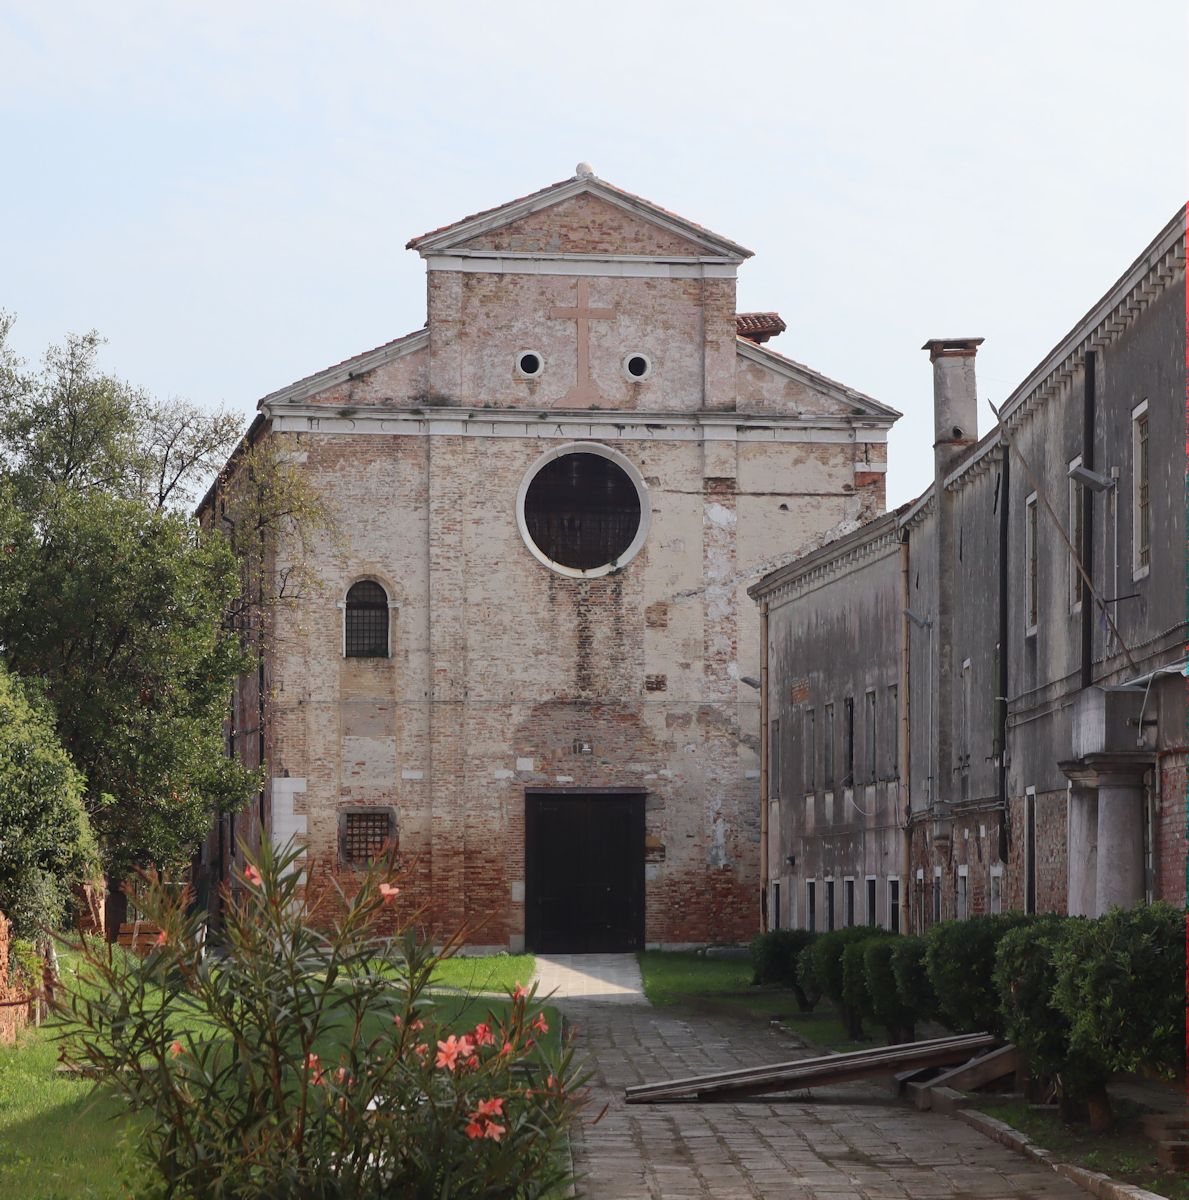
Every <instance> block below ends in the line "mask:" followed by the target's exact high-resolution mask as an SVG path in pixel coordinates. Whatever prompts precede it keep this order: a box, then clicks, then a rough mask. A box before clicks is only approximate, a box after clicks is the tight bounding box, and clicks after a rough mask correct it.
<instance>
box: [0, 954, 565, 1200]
mask: <svg viewBox="0 0 1189 1200" xmlns="http://www.w3.org/2000/svg"><path fill="white" fill-rule="evenodd" d="M462 961H463V962H464V963H465V962H468V961H469V962H471V963H476V962H482V961H483V960H481V959H471V960H462ZM489 961H490V960H489ZM518 961H519V960H518ZM447 965H449V964H447ZM515 983H516V980H515V979H513V980H512V984H513V985H514V984H515ZM437 1006H438V1011H439V1015H440V1016H441V1017H442V1018H443V1019H444V1020H445V1021H446V1022H447V1023H448V1024H449V1025H451V1026H452V1027H453V1028H455V1029H458V1030H463V1029H468V1028H473V1027H474V1026H475V1024H477V1023H478V1022H479V1021H483V1020H486V1019H487V1018H488V1016H489V1014H490V1013H491V1012H492V1011H493V1010H494V1012H495V1013H496V1014H497V1015H498V1014H499V1013H500V1012H501V1011H502V1010H503V1009H504V1008H505V1006H506V1002H505V1001H501V1000H500V999H499V998H497V997H482V996H481V997H472V996H447V995H442V996H440V997H439V998H438V1005H437ZM542 1011H543V1012H544V1014H545V1019H546V1021H548V1023H549V1033H548V1035H546V1036H544V1037H542V1038H539V1039H538V1040H539V1041H540V1042H541V1043H542V1045H543V1046H544V1047H545V1048H546V1049H547V1050H548V1051H549V1052H551V1053H552V1052H554V1051H556V1050H557V1048H558V1046H559V1045H560V1036H561V1020H560V1017H559V1014H558V1012H557V1010H556V1009H554V1008H551V1007H545V1008H543V1009H542ZM389 1020H390V1017H389V1016H388V1014H376V1016H375V1018H374V1031H375V1032H380V1031H381V1029H383V1028H385V1027H387V1025H388V1022H389ZM367 1032H368V1033H371V1032H372V1030H371V1029H369V1030H367ZM329 1041H330V1042H331V1043H332V1044H331V1045H329V1046H327V1047H324V1048H321V1049H322V1053H323V1056H324V1058H326V1059H327V1060H332V1059H333V1057H334V1049H333V1037H332V1038H330V1039H329ZM57 1057H58V1046H57V1043H56V1042H55V1041H54V1040H53V1032H52V1030H48V1029H35V1030H29V1031H27V1032H26V1034H25V1035H24V1036H23V1037H22V1038H21V1040H20V1041H19V1042H18V1043H17V1045H15V1046H0V1197H9V1196H12V1197H14V1200H15V1198H16V1197H20V1198H21V1200H123V1198H126V1197H132V1198H134V1197H136V1196H137V1195H140V1194H143V1191H144V1188H143V1187H140V1186H138V1180H143V1178H144V1177H143V1175H140V1174H139V1172H140V1170H141V1168H140V1166H139V1164H138V1163H137V1161H136V1159H135V1153H134V1146H133V1145H132V1144H131V1142H130V1140H129V1139H130V1138H132V1137H134V1136H135V1132H136V1123H135V1122H134V1121H133V1122H130V1121H129V1120H128V1119H127V1115H126V1110H125V1109H124V1107H123V1105H122V1104H121V1103H120V1102H119V1101H117V1100H114V1099H109V1098H102V1097H101V1098H95V1097H94V1096H93V1095H92V1084H91V1082H90V1081H88V1080H83V1079H80V1078H78V1077H77V1076H73V1075H66V1074H60V1073H58V1072H57V1071H56V1070H55V1067H56V1066H57Z"/></svg>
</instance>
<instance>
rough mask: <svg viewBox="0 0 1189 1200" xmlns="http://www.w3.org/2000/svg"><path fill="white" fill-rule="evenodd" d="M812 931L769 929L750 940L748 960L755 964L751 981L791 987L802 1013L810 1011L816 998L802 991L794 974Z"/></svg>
mask: <svg viewBox="0 0 1189 1200" xmlns="http://www.w3.org/2000/svg"><path fill="white" fill-rule="evenodd" d="M816 936H817V935H816V934H813V933H810V932H809V930H808V929H771V930H769V931H768V932H767V933H761V934H760V935H759V937H757V938H756V939H755V940H754V941H753V942H752V943H751V961H752V965H753V966H754V967H755V975H754V977H753V979H752V983H757V984H759V983H779V984H783V985H784V986H785V987H788V988H791V989H792V991H793V994H794V995H795V996H796V997H797V1007H798V1008H799V1009H800V1010H801V1011H802V1012H812V1011H813V1008H814V1006H815V1005H816V1004H817V1001H818V999H819V998H820V996H819V995H817V994H811V993H808V992H806V991H805V989H804V988H803V987H802V986H801V983H800V981H799V979H798V976H797V966H798V963H799V961H800V959H801V957H802V952H803V951H804V950H805V949H806V947H808V946H810V945H811V944H812V943H813V940H814V938H815V937H816Z"/></svg>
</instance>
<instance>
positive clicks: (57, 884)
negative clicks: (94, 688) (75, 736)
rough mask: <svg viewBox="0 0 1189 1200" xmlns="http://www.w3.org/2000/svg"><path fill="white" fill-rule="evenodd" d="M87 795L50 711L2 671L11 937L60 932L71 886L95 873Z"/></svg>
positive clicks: (6, 902) (0, 871) (2, 801)
mask: <svg viewBox="0 0 1189 1200" xmlns="http://www.w3.org/2000/svg"><path fill="white" fill-rule="evenodd" d="M82 795H83V780H82V777H81V776H80V775H79V773H78V772H77V771H76V770H75V769H74V767H73V765H72V764H71V761H70V758H69V756H68V755H67V753H66V751H65V750H63V749H62V746H61V745H60V743H59V742H58V738H57V735H56V734H55V733H54V728H53V722H52V720H51V718H50V716H49V714H48V713H47V712H46V711H45V705H44V704H41V703H38V702H36V701H35V698H34V697H33V696H31V695H29V694H27V693H26V690H25V689H24V687H22V685H21V684H20V682H19V681H18V680H17V679H16V678H15V677H14V676H12V675H10V674H9V673H8V672H7V671H5V670H4V668H3V667H0V912H3V913H4V914H5V915H6V916H7V917H8V919H9V920H10V921H11V922H12V928H13V936H14V937H17V938H24V939H32V938H40V937H43V936H44V930H45V929H47V928H49V929H55V928H59V927H60V926H61V925H62V923H63V921H64V919H65V916H66V910H67V905H68V903H69V899H70V889H71V887H72V885H74V884H76V883H82V882H83V881H84V880H85V879H88V878H92V877H93V876H94V875H95V874H96V873H97V871H98V851H97V849H96V845H95V838H94V835H93V834H92V832H91V826H90V822H89V821H88V820H87V814H86V812H85V811H84V809H83V800H82Z"/></svg>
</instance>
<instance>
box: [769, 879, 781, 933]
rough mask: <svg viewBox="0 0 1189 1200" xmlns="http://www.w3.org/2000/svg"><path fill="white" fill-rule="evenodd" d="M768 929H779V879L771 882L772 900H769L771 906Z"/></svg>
mask: <svg viewBox="0 0 1189 1200" xmlns="http://www.w3.org/2000/svg"><path fill="white" fill-rule="evenodd" d="M768 928H769V929H779V928H780V880H779V879H774V880H773V881H772V900H771V905H770V912H769V919H768Z"/></svg>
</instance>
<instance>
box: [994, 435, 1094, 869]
mask: <svg viewBox="0 0 1189 1200" xmlns="http://www.w3.org/2000/svg"><path fill="white" fill-rule="evenodd" d="M1010 545H1011V455H1010V454H1009V453H1008V449H1007V447H1006V446H1003V447H1002V448H1001V450H1000V457H999V678H998V679H997V680H996V681H995V682H996V686H997V689H998V690H997V691H996V693H995V734H996V738H995V740H996V742H997V743H998V750H999V771H998V780H997V783H998V788H997V791H998V793H999V804H1000V807H1001V808H1002V809H1003V817H1002V819H1001V820H1000V822H999V861H1000V862H1001V863H1006V862H1007V854H1008V848H1007V761H1008V754H1007V698H1008V696H1010V695H1011V693H1010V692H1009V691H1008V690H1007V687H1008V662H1007V660H1008V651H1007V636H1008V611H1007V606H1008V598H1009V595H1010V593H1009V590H1008V549H1009V547H1010ZM1083 604H1085V600H1084V599H1083ZM1083 611H1084V610H1083Z"/></svg>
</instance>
